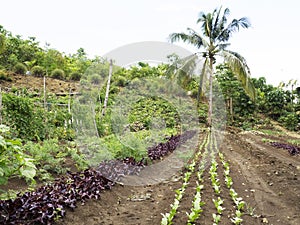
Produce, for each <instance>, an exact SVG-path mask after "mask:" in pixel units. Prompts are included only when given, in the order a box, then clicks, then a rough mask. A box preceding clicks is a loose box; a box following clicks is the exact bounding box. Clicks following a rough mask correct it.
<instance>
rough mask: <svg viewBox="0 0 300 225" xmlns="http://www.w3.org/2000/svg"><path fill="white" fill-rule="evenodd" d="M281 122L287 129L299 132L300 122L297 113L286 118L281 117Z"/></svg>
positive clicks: (289, 114)
mask: <svg viewBox="0 0 300 225" xmlns="http://www.w3.org/2000/svg"><path fill="white" fill-rule="evenodd" d="M279 122H281V123H283V125H284V126H285V127H286V128H287V129H289V130H292V131H295V130H297V126H298V122H299V120H298V116H297V114H296V113H288V114H287V115H286V116H281V117H280V118H279Z"/></svg>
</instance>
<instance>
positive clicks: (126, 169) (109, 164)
mask: <svg viewBox="0 0 300 225" xmlns="http://www.w3.org/2000/svg"><path fill="white" fill-rule="evenodd" d="M144 166H145V164H144V161H143V160H142V161H139V162H137V161H136V160H135V159H134V158H133V157H129V158H125V159H122V160H121V159H113V160H108V161H103V162H101V163H100V165H99V166H98V167H97V171H99V172H100V173H101V174H102V175H103V176H105V177H106V178H108V179H110V180H113V181H120V180H121V178H122V177H124V176H127V175H133V174H138V173H139V172H140V171H141V169H142V168H144Z"/></svg>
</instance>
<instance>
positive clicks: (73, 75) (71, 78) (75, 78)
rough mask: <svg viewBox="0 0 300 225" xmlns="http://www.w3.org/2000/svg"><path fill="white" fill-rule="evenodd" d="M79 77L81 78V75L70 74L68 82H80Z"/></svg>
mask: <svg viewBox="0 0 300 225" xmlns="http://www.w3.org/2000/svg"><path fill="white" fill-rule="evenodd" d="M81 76H82V75H81V73H79V72H73V73H71V74H70V80H73V81H80V78H81Z"/></svg>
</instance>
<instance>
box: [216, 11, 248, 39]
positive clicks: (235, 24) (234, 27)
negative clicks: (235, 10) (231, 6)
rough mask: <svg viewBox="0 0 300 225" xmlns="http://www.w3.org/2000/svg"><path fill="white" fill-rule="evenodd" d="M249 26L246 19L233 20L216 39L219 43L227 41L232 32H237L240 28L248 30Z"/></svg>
mask: <svg viewBox="0 0 300 225" xmlns="http://www.w3.org/2000/svg"><path fill="white" fill-rule="evenodd" d="M250 26H251V24H250V21H249V20H248V18H247V17H242V18H240V19H233V20H232V21H231V23H230V24H228V26H227V27H226V28H224V29H223V30H222V32H220V34H219V35H218V37H217V38H216V39H217V40H219V41H221V42H222V41H228V39H229V38H230V37H231V35H232V34H233V33H234V32H237V31H239V29H240V27H242V28H249V27H250Z"/></svg>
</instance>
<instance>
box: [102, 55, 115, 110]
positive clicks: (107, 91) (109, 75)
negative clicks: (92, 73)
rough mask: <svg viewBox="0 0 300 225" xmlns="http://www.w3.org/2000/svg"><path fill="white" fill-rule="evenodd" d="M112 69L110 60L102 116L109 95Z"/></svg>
mask: <svg viewBox="0 0 300 225" xmlns="http://www.w3.org/2000/svg"><path fill="white" fill-rule="evenodd" d="M112 67H113V62H112V60H110V63H109V72H108V80H107V86H106V93H105V99H104V103H103V109H102V116H104V115H105V110H106V107H107V102H108V95H109V87H110V79H111V75H112Z"/></svg>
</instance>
